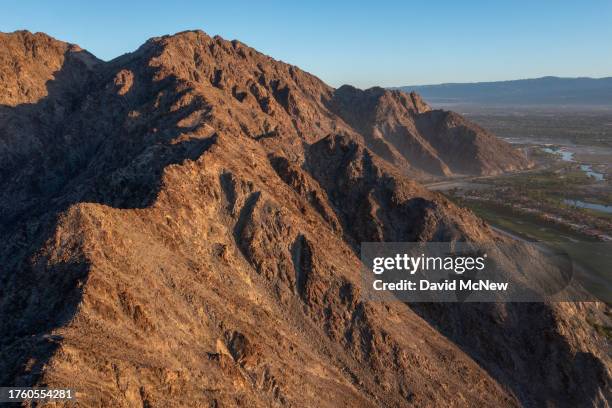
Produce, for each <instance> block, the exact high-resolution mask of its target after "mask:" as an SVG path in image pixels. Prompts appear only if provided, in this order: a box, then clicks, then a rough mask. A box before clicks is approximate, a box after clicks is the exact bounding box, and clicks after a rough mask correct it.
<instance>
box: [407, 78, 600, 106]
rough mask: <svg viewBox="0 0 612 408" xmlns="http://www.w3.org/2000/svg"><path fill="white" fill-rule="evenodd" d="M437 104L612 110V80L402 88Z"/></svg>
mask: <svg viewBox="0 0 612 408" xmlns="http://www.w3.org/2000/svg"><path fill="white" fill-rule="evenodd" d="M396 89H400V90H403V91H406V92H418V93H419V94H420V95H421V96H423V97H424V98H425V99H426V100H427V101H429V102H430V103H434V104H436V105H437V104H473V105H486V106H491V105H502V106H504V105H507V106H517V107H518V106H526V107H529V106H539V105H543V106H550V107H554V106H559V107H560V106H570V107H571V106H575V107H576V106H581V107H588V106H592V107H606V106H607V107H612V77H606V78H559V77H554V76H547V77H542V78H533V79H518V80H512V81H495V82H473V83H446V84H438V85H415V86H401V87H398V88H396Z"/></svg>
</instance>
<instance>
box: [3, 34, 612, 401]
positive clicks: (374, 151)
mask: <svg viewBox="0 0 612 408" xmlns="http://www.w3.org/2000/svg"><path fill="white" fill-rule="evenodd" d="M529 166H530V163H529V161H528V160H527V159H526V158H525V157H524V156H523V155H522V153H520V152H519V151H516V150H514V149H513V148H512V147H511V146H510V145H508V144H507V143H505V142H503V141H501V140H499V139H498V138H496V137H495V136H494V135H493V134H491V133H490V132H488V131H486V130H484V129H482V128H481V127H479V126H478V125H476V124H474V123H472V122H470V121H468V120H466V119H465V118H463V117H462V116H460V115H458V114H456V113H453V112H447V111H442V110H432V109H431V108H430V107H429V106H428V105H427V104H426V103H425V102H424V101H423V100H422V99H421V97H420V96H419V95H418V94H416V93H410V94H408V93H404V92H401V91H398V90H385V89H382V88H372V89H368V90H365V91H362V90H359V89H356V88H353V87H350V86H343V87H340V88H338V89H334V88H332V87H330V86H328V85H326V84H325V83H323V82H322V81H321V80H319V79H318V78H316V77H315V76H313V75H310V74H308V73H306V72H304V71H302V70H300V69H299V68H297V67H295V66H292V65H289V64H285V63H282V62H280V61H276V60H274V59H272V58H270V57H268V56H265V55H263V54H261V53H259V52H257V51H256V50H254V49H252V48H250V47H248V46H246V45H244V44H243V43H241V42H239V41H226V40H224V39H222V38H220V37H210V36H208V35H206V34H205V33H204V32H202V31H189V32H182V33H178V34H175V35H172V36H164V37H158V38H153V39H150V40H149V41H147V42H146V43H145V44H144V45H142V46H141V47H140V48H139V49H138V50H136V51H134V52H133V53H129V54H126V55H123V56H121V57H118V58H116V59H114V60H112V61H109V62H103V61H101V60H99V59H97V58H96V57H95V56H93V55H92V54H90V53H89V52H87V51H85V50H83V49H81V48H79V47H78V46H76V45H72V44H68V43H64V42H61V41H58V40H55V39H53V38H51V37H49V36H47V35H45V34H42V33H36V34H32V33H30V32H27V31H20V32H15V33H11V34H0V238H1V240H0V265H1V269H0V385H2V386H48V387H71V388H74V389H76V390H77V391H78V392H79V394H78V403H79V404H80V405H82V406H113V407H133V406H138V407H143V406H144V407H175V406H176V407H179V406H181V407H182V406H185V407H187V406H190V407H191V406H203V407H207V406H209V407H233V406H244V407H314V406H319V407H339V406H351V407H408V406H448V405H449V404H450V405H455V406H487V407H500V406H503V407H516V406H526V407H540V406H559V407H580V406H609V397H610V390H611V381H610V378H611V367H612V363H611V361H610V348H609V347H610V344H609V342H608V340H607V339H606V337H605V335H604V334H602V333H600V332H599V331H598V330H596V328H595V326H594V325H593V324H591V322H593V321H595V322H596V321H598V319H601V318H605V316H609V314H610V312H609V307H608V306H607V305H605V304H603V303H597V302H591V303H555V304H548V303H523V304H520V303H507V304H497V303H481V304H404V303H401V302H389V303H380V302H364V301H362V299H361V296H360V291H361V289H360V284H361V283H360V282H361V277H360V260H359V244H360V243H361V242H365V241H397V242H401V241H444V242H446V241H454V240H457V241H474V242H495V241H503V240H504V239H507V238H505V237H502V236H500V235H498V234H497V233H495V232H494V231H493V230H492V229H491V228H490V227H489V226H488V225H487V224H486V223H484V222H483V221H482V220H480V219H479V218H477V217H476V216H475V215H474V214H473V213H471V212H470V211H469V210H466V209H463V208H460V207H457V206H456V205H454V204H453V203H451V202H450V201H448V200H447V199H446V198H444V196H442V195H440V194H438V193H435V192H431V191H428V190H427V189H426V188H424V187H423V186H422V185H421V184H420V183H419V180H421V179H427V178H428V177H440V176H455V175H463V174H477V175H480V174H497V173H500V172H505V171H512V170H518V169H523V168H527V167H529ZM525 261H527V260H525Z"/></svg>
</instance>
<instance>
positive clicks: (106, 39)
mask: <svg viewBox="0 0 612 408" xmlns="http://www.w3.org/2000/svg"><path fill="white" fill-rule="evenodd" d="M298 3H299V4H298ZM195 28H200V29H203V30H204V31H206V32H207V33H208V34H210V35H215V34H219V35H221V36H222V37H224V38H226V39H239V40H241V41H242V42H245V43H247V44H248V45H250V46H253V47H255V48H257V49H258V50H260V51H262V52H264V53H266V54H269V55H271V56H273V57H274V58H277V59H280V60H283V61H286V62H289V63H292V64H295V65H298V66H300V67H301V68H303V69H305V70H307V71H309V72H311V73H313V74H315V75H317V76H319V77H320V78H322V79H323V80H325V81H326V82H328V83H329V84H330V85H333V86H339V85H341V84H344V83H350V84H353V85H355V86H358V87H362V88H363V87H369V86H373V85H381V86H396V85H415V84H429V83H440V82H468V81H488V80H503V79H518V78H528V77H538V76H545V75H558V76H594V77H601V76H610V75H612V1H610V0H593V1H577V0H573V1H564V0H531V1H523V0H507V1H506V0H489V1H470V0H465V1H461V0H452V1H426V0H421V1H382V0H381V1H367V2H366V1H363V2H360V1H359V0H355V1H333V0H328V1H302V2H299V1H293V0H285V1H274V2H272V1H263V0H261V1H256V0H254V1H233V2H231V1H227V0H226V1H219V0H217V1H173V0H166V1H163V2H162V1H155V0H149V1H140V2H139V1H132V0H123V1H115V0H100V1H86V0H80V1H57V2H51V1H48V2H47V1H31V0H0V31H4V32H10V31H14V30H17V29H28V30H31V31H44V32H46V33H48V34H50V35H52V36H54V37H56V38H58V39H61V40H64V41H69V42H73V43H77V44H79V45H80V46H82V47H83V48H86V49H88V50H89V51H91V52H93V53H94V54H96V55H97V56H98V57H100V58H102V59H107V60H108V59H112V58H114V57H116V56H118V55H120V54H122V53H125V52H129V51H132V50H134V49H136V48H137V47H138V46H139V45H140V44H142V43H143V42H144V41H145V40H146V39H147V38H150V37H153V36H158V35H162V34H169V33H175V32H177V31H182V30H186V29H195Z"/></svg>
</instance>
